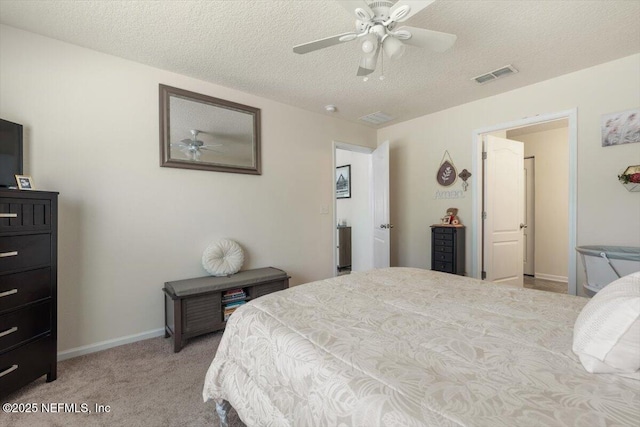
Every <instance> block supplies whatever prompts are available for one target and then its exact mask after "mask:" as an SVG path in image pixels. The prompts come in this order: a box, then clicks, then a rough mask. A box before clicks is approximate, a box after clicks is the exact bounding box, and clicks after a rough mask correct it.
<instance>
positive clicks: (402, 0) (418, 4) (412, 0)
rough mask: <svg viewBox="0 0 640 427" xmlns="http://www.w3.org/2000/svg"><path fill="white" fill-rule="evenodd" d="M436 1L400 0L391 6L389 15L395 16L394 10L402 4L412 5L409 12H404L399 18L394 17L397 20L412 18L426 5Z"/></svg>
mask: <svg viewBox="0 0 640 427" xmlns="http://www.w3.org/2000/svg"><path fill="white" fill-rule="evenodd" d="M434 1H435V0H399V1H398V2H397V3H396V4H394V5H393V7H391V10H390V11H389V15H391V16H393V15H394V13H393V12H394V11H396V10H397V9H400V8H401V7H402V6H405V5H407V6H410V7H411V9H410V10H409V12H408V13H405V14H403V15H402V16H401V17H400V18H399V19H394V21H395V22H403V21H406V20H407V19H409V18H411V17H412V16H413V15H415V14H416V13H418V12H420V11H421V10H422V9H424V8H425V7H427V6H429V5H430V4H431V3H433V2H434Z"/></svg>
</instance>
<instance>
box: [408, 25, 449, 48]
mask: <svg viewBox="0 0 640 427" xmlns="http://www.w3.org/2000/svg"><path fill="white" fill-rule="evenodd" d="M400 31H403V32H409V33H410V34H411V37H410V38H408V39H407V38H405V37H399V38H400V39H401V40H402V41H403V42H404V43H405V44H408V45H410V46H417V47H426V48H427V49H431V50H434V51H436V52H444V51H445V50H447V49H449V48H450V47H451V46H453V44H454V43H455V42H456V39H457V38H458V36H456V35H455V34H449V33H441V32H439V31H432V30H426V29H424V28H416V27H400V28H398V31H397V32H398V33H399V32H400Z"/></svg>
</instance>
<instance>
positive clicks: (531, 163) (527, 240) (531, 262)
mask: <svg viewBox="0 0 640 427" xmlns="http://www.w3.org/2000/svg"><path fill="white" fill-rule="evenodd" d="M535 176H536V172H535V159H534V158H533V157H527V158H526V159H524V193H525V196H524V224H525V225H526V227H525V228H524V230H523V232H524V260H523V264H524V274H526V275H528V276H533V275H534V274H535V271H536V270H535V255H534V254H535V240H536V239H535V234H534V233H535V229H534V227H535V219H534V218H535V217H534V212H535V209H534V206H535Z"/></svg>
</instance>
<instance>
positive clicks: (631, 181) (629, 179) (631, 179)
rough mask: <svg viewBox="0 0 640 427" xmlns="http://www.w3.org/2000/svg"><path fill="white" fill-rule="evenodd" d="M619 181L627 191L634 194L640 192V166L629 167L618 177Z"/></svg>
mask: <svg viewBox="0 0 640 427" xmlns="http://www.w3.org/2000/svg"><path fill="white" fill-rule="evenodd" d="M618 180H619V181H620V183H621V184H622V185H624V187H625V188H626V189H627V190H629V191H633V192H634V193H635V192H640V165H636V166H629V167H628V168H627V169H625V171H624V172H622V174H621V175H618Z"/></svg>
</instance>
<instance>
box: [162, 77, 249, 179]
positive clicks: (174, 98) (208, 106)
mask: <svg viewBox="0 0 640 427" xmlns="http://www.w3.org/2000/svg"><path fill="white" fill-rule="evenodd" d="M160 166H164V167H171V168H184V169H200V170H209V171H217V172H233V173H246V174H253V175H260V174H261V169H260V109H259V108H254V107H249V106H247V105H242V104H238V103H235V102H231V101H227V100H224V99H219V98H214V97H212V96H207V95H201V94H199V93H195V92H189V91H187V90H183V89H178V88H175V87H170V86H165V85H160Z"/></svg>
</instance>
